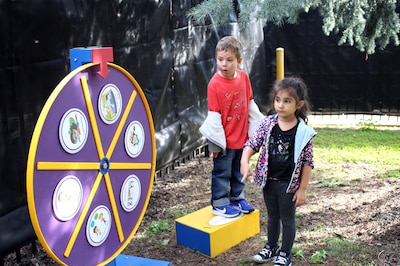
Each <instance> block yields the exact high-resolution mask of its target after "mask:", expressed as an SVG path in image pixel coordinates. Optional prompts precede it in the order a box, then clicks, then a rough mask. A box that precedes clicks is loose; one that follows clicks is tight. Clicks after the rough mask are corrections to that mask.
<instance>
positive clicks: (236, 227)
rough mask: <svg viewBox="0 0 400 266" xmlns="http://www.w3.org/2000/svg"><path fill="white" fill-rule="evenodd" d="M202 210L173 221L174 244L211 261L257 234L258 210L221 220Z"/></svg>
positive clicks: (258, 229) (258, 227)
mask: <svg viewBox="0 0 400 266" xmlns="http://www.w3.org/2000/svg"><path fill="white" fill-rule="evenodd" d="M211 208H212V207H211V206H208V207H205V208H203V209H200V210H198V211H195V212H193V213H190V214H188V215H186V216H183V217H181V218H178V219H176V220H175V231H176V242H177V243H178V244H179V245H182V246H185V247H188V248H191V249H193V250H195V251H198V252H200V253H202V254H204V255H206V256H208V257H211V258H214V257H215V256H217V255H219V254H221V253H222V252H224V251H226V250H228V249H230V248H231V247H233V246H236V245H237V244H239V243H240V242H242V241H244V240H245V239H247V238H249V237H252V236H254V235H256V234H258V233H260V211H259V210H254V211H253V212H251V213H250V214H242V215H241V216H240V217H236V218H222V217H218V216H215V215H213V214H212V213H211Z"/></svg>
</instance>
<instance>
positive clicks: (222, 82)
mask: <svg viewBox="0 0 400 266" xmlns="http://www.w3.org/2000/svg"><path fill="white" fill-rule="evenodd" d="M242 49H243V48H242V45H241V43H240V42H239V41H238V40H237V39H236V38H234V37H233V36H226V37H224V38H222V39H221V40H220V41H219V42H218V43H217V46H216V49H215V57H216V61H217V67H218V71H217V73H215V74H214V76H213V77H212V78H211V80H210V82H209V84H208V88H207V93H208V115H207V118H206V120H205V121H204V123H203V125H202V126H201V127H200V132H201V133H202V134H203V135H204V136H205V137H206V138H207V140H208V144H209V151H210V156H212V157H213V163H214V167H213V170H212V180H211V205H212V213H213V214H214V215H219V216H223V217H228V218H230V217H236V216H238V215H239V214H240V213H250V212H252V211H254V207H253V206H251V205H250V204H248V203H247V201H246V199H245V196H244V193H243V189H244V186H245V183H242V182H241V180H242V178H243V176H242V175H241V174H240V159H241V156H242V151H243V150H242V149H243V145H244V143H245V142H246V140H247V139H248V136H249V135H251V133H252V132H254V131H255V129H256V127H257V126H258V124H259V122H261V120H262V119H263V117H264V116H263V115H262V114H261V112H260V111H259V109H258V106H257V105H256V103H255V102H254V99H253V91H252V87H251V84H250V79H249V77H248V75H247V74H246V73H245V72H244V71H242V70H239V69H238V66H239V65H240V64H241V62H242V56H241V52H242Z"/></svg>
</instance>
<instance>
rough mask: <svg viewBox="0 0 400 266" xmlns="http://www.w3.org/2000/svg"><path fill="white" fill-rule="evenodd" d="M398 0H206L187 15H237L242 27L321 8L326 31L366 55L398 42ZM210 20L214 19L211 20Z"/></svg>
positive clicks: (199, 18)
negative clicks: (255, 21)
mask: <svg viewBox="0 0 400 266" xmlns="http://www.w3.org/2000/svg"><path fill="white" fill-rule="evenodd" d="M397 4H398V3H397V1H396V0H334V1H332V0H205V1H203V2H201V3H200V4H198V5H196V6H194V7H192V8H191V9H190V10H189V11H188V13H187V16H188V18H190V19H193V20H194V21H195V22H196V23H200V24H204V23H212V24H213V25H216V26H217V25H221V24H226V23H229V22H230V17H231V16H232V15H236V17H237V19H238V24H239V27H240V28H241V29H243V28H245V27H246V26H247V25H248V24H249V23H250V22H251V21H252V20H263V21H265V22H266V23H267V22H272V23H274V24H276V25H282V24H283V23H290V24H294V23H297V22H298V20H299V15H300V14H301V13H304V12H306V13H308V12H309V11H310V10H311V9H316V10H318V12H319V14H320V15H321V17H322V19H323V25H322V30H323V32H324V34H325V35H327V36H329V35H330V34H331V33H336V34H339V35H340V40H339V43H338V44H339V45H341V44H349V45H351V46H355V47H356V48H357V49H358V50H360V51H362V52H365V53H366V55H369V54H373V53H375V52H376V49H377V48H378V49H385V48H386V46H387V45H388V44H389V43H391V42H392V43H393V44H394V45H395V46H398V45H399V37H398V34H399V32H400V19H399V14H398V13H396V5H397ZM210 21H211V22H210Z"/></svg>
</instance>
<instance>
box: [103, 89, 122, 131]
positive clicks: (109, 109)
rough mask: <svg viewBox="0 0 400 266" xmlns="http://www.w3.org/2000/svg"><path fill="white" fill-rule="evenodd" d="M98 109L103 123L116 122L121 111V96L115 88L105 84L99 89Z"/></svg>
mask: <svg viewBox="0 0 400 266" xmlns="http://www.w3.org/2000/svg"><path fill="white" fill-rule="evenodd" d="M98 108H99V114H100V117H101V119H102V120H103V122H104V123H106V124H113V123H115V121H117V120H118V118H119V116H120V115H121V111H122V96H121V92H120V91H119V89H118V88H117V86H115V85H114V84H107V85H105V86H104V87H103V89H101V92H100V95H99V101H98Z"/></svg>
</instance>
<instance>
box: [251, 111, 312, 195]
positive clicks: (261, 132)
mask: <svg viewBox="0 0 400 266" xmlns="http://www.w3.org/2000/svg"><path fill="white" fill-rule="evenodd" d="M298 119H299V125H298V127H297V131H296V137H295V141H294V146H295V147H294V162H295V163H296V165H295V168H294V171H293V174H292V178H291V180H290V183H289V186H288V188H287V190H286V192H287V193H295V192H296V191H297V190H298V189H299V187H300V181H301V180H300V173H301V169H302V166H303V165H310V166H311V167H314V160H313V147H314V146H313V137H314V136H315V135H316V134H317V132H316V131H315V130H314V129H313V128H312V127H310V126H307V124H306V123H305V122H304V120H303V119H301V118H298ZM276 124H278V115H277V114H274V115H269V116H267V117H265V119H264V120H263V121H262V122H261V124H260V125H259V126H258V128H257V130H256V131H255V133H254V134H253V135H252V137H250V138H249V139H248V140H247V142H246V143H245V144H244V146H245V147H246V146H249V147H251V148H252V149H253V150H254V151H255V152H258V151H259V150H260V148H261V147H262V149H261V153H260V155H259V157H258V162H257V166H256V169H255V176H254V181H255V182H256V184H258V185H259V186H260V187H261V188H264V187H265V185H266V183H267V176H268V143H269V138H270V136H271V131H272V128H273V127H274V126H275V125H276Z"/></svg>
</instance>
